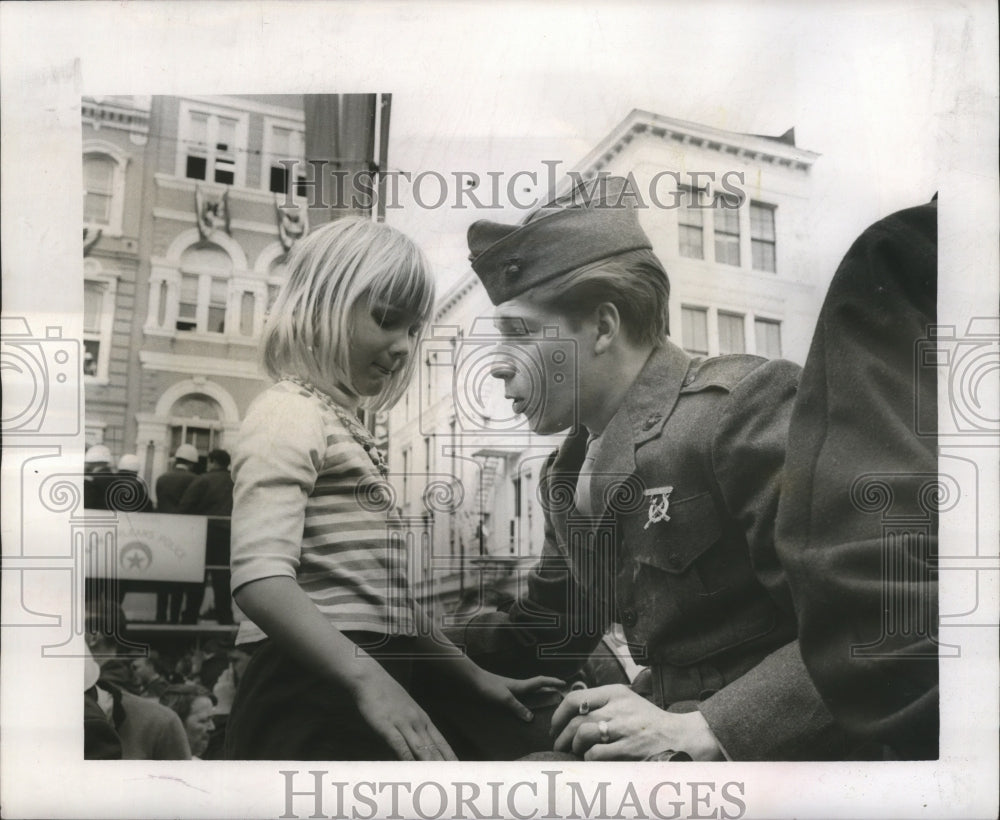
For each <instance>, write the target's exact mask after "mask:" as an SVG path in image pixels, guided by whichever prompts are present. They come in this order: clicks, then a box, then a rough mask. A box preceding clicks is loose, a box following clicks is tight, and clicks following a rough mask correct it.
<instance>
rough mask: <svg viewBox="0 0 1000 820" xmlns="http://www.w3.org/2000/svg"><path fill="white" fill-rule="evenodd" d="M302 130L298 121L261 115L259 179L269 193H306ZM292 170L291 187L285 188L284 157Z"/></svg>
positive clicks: (304, 150)
mask: <svg viewBox="0 0 1000 820" xmlns="http://www.w3.org/2000/svg"><path fill="white" fill-rule="evenodd" d="M305 155H306V148H305V134H304V131H303V128H302V125H301V124H300V123H296V122H292V121H290V120H276V119H272V118H271V117H266V118H265V119H264V167H263V169H262V173H261V180H262V181H263V184H264V186H266V187H267V189H268V190H269V191H270V192H271V193H273V194H287V195H291V196H305V195H306V187H305V185H306V173H305ZM289 160H292V161H294V163H295V164H294V165H293V166H291V168H292V172H293V173H294V174H295V190H294V191H292V190H289V185H290V184H291V180H290V179H289V165H288V161H289Z"/></svg>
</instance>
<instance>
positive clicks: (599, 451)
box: [463, 177, 845, 760]
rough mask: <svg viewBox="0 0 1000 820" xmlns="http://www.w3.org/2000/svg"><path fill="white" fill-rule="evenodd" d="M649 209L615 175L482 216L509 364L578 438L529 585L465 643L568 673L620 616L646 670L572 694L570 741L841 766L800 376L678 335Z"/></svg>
mask: <svg viewBox="0 0 1000 820" xmlns="http://www.w3.org/2000/svg"><path fill="white" fill-rule="evenodd" d="M636 202H637V199H636V197H635V193H634V192H633V191H630V189H629V181H627V180H624V179H621V178H607V177H606V178H603V179H601V178H599V179H598V180H597V181H596V182H593V183H586V182H584V183H581V184H580V185H578V186H577V187H576V188H575V189H574V190H572V191H571V192H570V193H569V194H567V195H566V196H565V197H562V198H561V199H557V200H556V201H554V202H552V203H550V204H549V205H546V206H543V207H542V208H541V209H539V210H537V211H535V212H533V213H532V214H530V215H529V216H528V217H527V218H526V219H525V220H524V221H523V222H522V223H520V224H517V225H505V224H498V223H494V222H488V221H479V222H476V223H474V224H473V225H472V226H471V227H470V228H469V232H468V242H469V248H470V250H471V256H470V259H471V260H472V267H473V269H474V270H475V272H476V274H477V275H478V276H479V278H480V279H481V280H482V282H483V285H484V286H485V288H486V291H487V293H488V295H489V297H490V300H491V301H492V302H493V304H494V305H495V306H496V310H495V314H494V321H495V324H496V326H497V330H498V332H499V333H500V334H501V337H502V341H501V342H500V345H499V346H498V351H497V360H496V368H495V371H494V374H493V375H495V376H497V377H498V378H500V379H501V380H502V381H503V383H504V387H505V395H506V396H507V397H508V398H509V399H511V400H512V402H513V410H514V411H515V412H516V413H523V414H524V415H525V416H526V418H527V421H528V424H529V426H530V427H531V429H532V430H533V431H535V432H538V433H546V434H548V433H556V432H560V431H563V430H567V429H568V430H570V433H569V435H568V437H567V438H566V439H565V441H564V443H563V444H562V446H561V447H560V448H559V450H558V451H557V452H556V453H554V454H553V455H552V456H551V457H549V459H548V460H547V462H546V464H545V467H544V469H543V471H542V475H541V478H540V489H539V494H540V496H541V497H542V500H543V504H544V507H545V533H546V536H545V542H544V545H543V548H542V555H541V559H540V560H539V562H538V564H537V565H536V566H535V567H534V568H533V570H532V571H531V573H530V575H529V578H528V581H527V588H526V593H525V594H524V595H522V597H521V598H520V599H519V600H517V601H516V602H515V603H514V604H513V605H512V606H510V608H509V609H508V610H507V611H506V612H501V613H491V614H489V615H485V616H480V617H477V618H474V619H473V620H472V621H470V622H469V624H468V625H467V626H466V628H465V629H464V635H463V642H464V643H465V645H466V648H467V651H468V652H469V654H470V655H471V656H472V657H473V658H474V659H475V660H476V661H477V662H479V663H480V664H481V665H483V666H485V667H486V668H488V669H492V670H494V671H497V672H502V673H503V674H507V675H514V676H522V675H528V674H539V673H542V672H546V673H548V674H555V675H558V676H562V677H565V676H568V675H569V674H571V673H572V672H573V671H575V670H576V669H577V668H578V667H579V666H580V665H582V663H583V662H584V661H585V660H586V658H587V656H588V655H589V653H590V652H591V651H592V650H593V648H594V647H595V646H596V645H597V643H598V641H599V640H600V639H601V636H602V635H603V634H604V632H605V631H606V630H607V629H608V628H609V627H610V626H611V624H613V623H614V622H617V623H620V624H621V625H622V627H623V628H624V632H625V635H626V637H627V639H628V641H629V645H630V648H631V651H632V654H633V656H634V658H635V660H636V661H637V662H638V663H640V664H643V665H646V666H648V671H646V672H644V673H643V674H641V675H640V676H639V677H638V678H637V679H636V680H635V681H634V682H633V684H632V686H631V687H625V686H622V685H614V686H603V687H597V688H593V689H589V690H582V691H573V692H571V693H569V694H568V695H567V696H566V698H565V699H564V700H563V701H562V703H561V704H560V705H559V707H558V708H557V709H556V710H555V713H554V714H553V715H552V733H553V736H554V737H555V749H556V750H557V751H563V752H572V753H573V754H575V755H578V756H584V757H585V758H586V759H651V758H652V759H658V758H670V757H673V756H676V755H678V753H681V754H682V755H684V756H690V757H691V758H694V759H696V760H714V759H723V758H725V757H728V758H730V759H737V760H755V759H756V760H791V759H825V758H831V757H840V756H842V755H843V754H844V753H845V750H844V748H843V746H842V735H841V733H840V732H839V731H838V730H837V729H836V728H835V726H834V723H833V720H832V717H831V716H830V713H829V712H828V710H827V709H826V707H825V706H824V704H823V701H822V699H821V698H820V697H819V695H818V693H817V692H816V689H815V687H814V686H813V684H812V683H811V681H810V678H809V676H808V674H807V673H806V670H805V667H804V665H803V662H802V658H801V656H800V653H799V648H798V643H797V641H796V618H795V614H794V610H793V607H792V602H791V597H790V595H789V592H788V589H787V586H786V583H785V579H784V574H783V571H782V567H781V565H780V563H779V562H778V560H777V557H776V553H775V547H774V521H775V513H776V509H777V505H778V497H779V489H780V486H781V482H782V465H783V463H784V456H785V440H786V436H787V432H788V422H789V416H790V412H791V408H792V401H793V398H794V395H795V391H796V384H797V379H798V375H799V368H798V367H797V366H796V365H794V364H792V363H790V362H787V361H780V360H775V361H767V360H765V359H762V358H759V357H756V356H749V355H734V356H722V357H718V358H713V359H700V358H692V357H691V356H689V355H688V354H687V353H685V352H684V351H683V350H681V349H680V348H679V347H678V346H677V345H675V344H674V343H673V342H672V341H670V340H669V339H668V338H667V333H668V312H667V304H668V298H669V290H670V285H669V281H668V279H667V275H666V273H665V271H664V270H663V267H662V266H661V264H660V262H659V260H658V259H657V258H656V256H655V255H654V254H653V253H652V250H651V244H650V241H649V239H648V237H647V236H646V234H645V233H644V232H643V230H642V228H641V227H640V225H639V221H638V217H637V212H636V208H635V205H636ZM554 331H555V332H554Z"/></svg>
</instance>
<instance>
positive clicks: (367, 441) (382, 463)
mask: <svg viewBox="0 0 1000 820" xmlns="http://www.w3.org/2000/svg"><path fill="white" fill-rule="evenodd" d="M282 378H283V379H284V380H285V381H289V382H292V383H293V384H297V385H298V386H299V387H301V388H303V389H305V390H308V391H309V392H310V393H312V394H313V395H314V396H316V397H317V398H318V399H319V400H320V401H322V402H323V404H325V405H326V406H327V407H328V408H330V410H332V411H333V413H334V415H336V416H337V418H338V419H340V420H341V421H342V422H343V424H344V426H345V427H346V428H347V431H348V432H349V433H350V434H351V435H352V436H353V437H354V440H355V441H356V442H357V443H358V444H360V445H361V447H362V448H363V449H364V451H365V452H366V453H368V457H369V458H370V459H371V460H372V464H374V465H375V469H376V470H378V472H379V475H381V476H382V478H388V476H389V465H388V463H387V462H386V458H385V455H384V454H383V453H382V451H381V450H380V449H379V447H378V445H377V444H376V443H375V439H374V438H373V437H372V434H371V433H370V432H368V428H367V427H365V426H364V425H363V424H362V423H361V422H360V421H358V419H357V418H355V417H354V416H353V415H352V414H351V413H349V412H348V411H347V410H346V409H345V408H343V407H341V406H340V405H339V404H337V402H335V401H334V400H333V397H332V396H329V395H327V394H326V393H324V392H323V391H322V390H320V389H319V388H318V387H316V386H315V385H313V384H311V383H310V382H307V381H306V380H305V379H300V378H299V377H298V376H283V377H282Z"/></svg>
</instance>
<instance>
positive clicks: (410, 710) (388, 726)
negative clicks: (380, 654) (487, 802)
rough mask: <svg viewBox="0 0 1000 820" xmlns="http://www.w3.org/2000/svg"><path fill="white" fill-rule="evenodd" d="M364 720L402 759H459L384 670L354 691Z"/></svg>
mask: <svg viewBox="0 0 1000 820" xmlns="http://www.w3.org/2000/svg"><path fill="white" fill-rule="evenodd" d="M354 701H355V704H356V705H357V707H358V711H360V712H361V717H362V718H364V720H365V722H366V723H367V724H368V725H369V726H371V727H372V729H373V730H374V731H375V732H376V734H378V735H379V736H380V737H381V738H382V739H383V740H385V742H386V743H388V744H389V746H390V748H391V749H392V750H393V752H395V753H396V755H397V757H398V758H399V759H400V760H458V758H457V757H455V753H454V752H453V751H452V750H451V746H449V745H448V741H446V740H445V739H444V737H443V736H442V735H441V733H440V732H439V731H438V730H437V728H436V727H435V726H434V724H433V723H431V720H430V718H429V717H427V714H426V713H425V712H424V710H423V709H421V708H420V706H418V705H417V703H416V701H414V700H413V698H411V697H410V695H409V693H408V692H407V691H406V690H405V689H404V688H403V687H402V686H400V685H399V683H397V682H396V680H395V679H394V678H393V677H392V676H391V675H390V674H389V673H388V672H386V671H385V670H384V669H382V667H380V666H377V665H376V668H375V669H373V670H372V674H371V676H370V677H366V679H365V681H364V683H363V684H361V685H359V686H357V687H356V688H355V690H354Z"/></svg>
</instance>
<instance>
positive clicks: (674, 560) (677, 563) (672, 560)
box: [667, 552, 681, 569]
mask: <svg viewBox="0 0 1000 820" xmlns="http://www.w3.org/2000/svg"><path fill="white" fill-rule="evenodd" d="M667 563H668V564H670V566H672V567H673V568H674V569H680V567H681V557H680V556H679V555H678V554H677V553H676V552H672V553H670V555H668V556H667Z"/></svg>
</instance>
